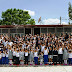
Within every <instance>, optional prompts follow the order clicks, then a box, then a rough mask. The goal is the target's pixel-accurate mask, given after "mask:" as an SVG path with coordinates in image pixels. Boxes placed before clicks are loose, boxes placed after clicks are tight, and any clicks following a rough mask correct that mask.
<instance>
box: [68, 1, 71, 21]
mask: <svg viewBox="0 0 72 72" xmlns="http://www.w3.org/2000/svg"><path fill="white" fill-rule="evenodd" d="M68 14H69V19H70V20H72V5H71V3H70V2H69V7H68Z"/></svg>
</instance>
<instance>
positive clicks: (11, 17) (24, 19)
mask: <svg viewBox="0 0 72 72" xmlns="http://www.w3.org/2000/svg"><path fill="white" fill-rule="evenodd" d="M1 17H2V19H0V25H14V24H17V25H26V24H27V23H29V22H30V23H29V24H32V25H35V21H34V19H31V16H30V15H29V14H28V11H23V10H21V9H16V8H14V9H12V8H11V9H7V10H6V11H5V12H2V16H1ZM31 21H32V22H31Z"/></svg>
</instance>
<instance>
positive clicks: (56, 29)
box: [0, 26, 72, 37]
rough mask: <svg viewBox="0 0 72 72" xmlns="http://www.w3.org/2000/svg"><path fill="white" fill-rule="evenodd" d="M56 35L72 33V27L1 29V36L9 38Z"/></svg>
mask: <svg viewBox="0 0 72 72" xmlns="http://www.w3.org/2000/svg"><path fill="white" fill-rule="evenodd" d="M36 32H37V33H38V34H40V33H45V34H46V33H50V32H51V33H56V34H57V35H59V34H60V33H61V32H68V33H72V26H63V27H21V28H15V27H14V28H0V34H8V35H9V36H10V35H11V36H13V37H14V36H15V35H16V34H17V35H20V36H22V35H25V34H26V33H27V34H29V33H31V34H32V35H34V34H35V33H36Z"/></svg>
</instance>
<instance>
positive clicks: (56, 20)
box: [43, 18, 60, 25]
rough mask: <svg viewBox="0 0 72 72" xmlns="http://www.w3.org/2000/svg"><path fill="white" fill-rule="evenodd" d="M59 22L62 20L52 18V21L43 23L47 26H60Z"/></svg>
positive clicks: (47, 20) (48, 20)
mask: <svg viewBox="0 0 72 72" xmlns="http://www.w3.org/2000/svg"><path fill="white" fill-rule="evenodd" d="M59 22H60V20H59V19H57V18H56V19H52V18H50V19H45V20H43V23H44V24H45V25H47V24H52V25H53V24H59Z"/></svg>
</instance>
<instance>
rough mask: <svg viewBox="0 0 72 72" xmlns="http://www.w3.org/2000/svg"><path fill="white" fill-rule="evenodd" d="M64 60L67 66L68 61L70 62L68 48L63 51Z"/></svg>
mask: <svg viewBox="0 0 72 72" xmlns="http://www.w3.org/2000/svg"><path fill="white" fill-rule="evenodd" d="M63 60H64V64H67V60H68V49H67V48H64V49H63Z"/></svg>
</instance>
